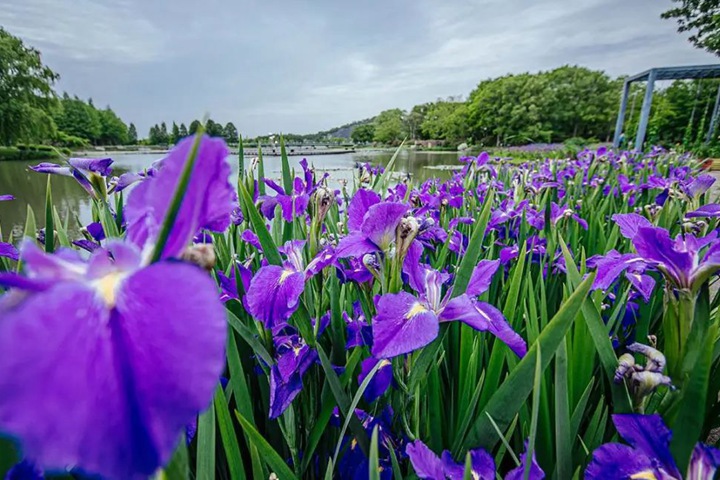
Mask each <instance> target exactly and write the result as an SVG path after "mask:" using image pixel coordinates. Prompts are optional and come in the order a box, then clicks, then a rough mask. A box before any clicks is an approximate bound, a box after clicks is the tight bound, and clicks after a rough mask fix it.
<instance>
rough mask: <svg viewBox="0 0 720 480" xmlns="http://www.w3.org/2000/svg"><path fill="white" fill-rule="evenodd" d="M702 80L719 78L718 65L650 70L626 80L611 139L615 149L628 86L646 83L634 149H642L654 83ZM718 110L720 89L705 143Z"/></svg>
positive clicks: (719, 67)
mask: <svg viewBox="0 0 720 480" xmlns="http://www.w3.org/2000/svg"><path fill="white" fill-rule="evenodd" d="M702 78H720V64H718V65H694V66H686V67H662V68H651V69H650V70H646V71H644V72H642V73H638V74H637V75H633V76H630V77H628V78H626V79H625V85H624V86H623V94H622V100H621V102H620V111H619V112H618V118H617V123H616V124H615V137H614V139H613V145H614V146H615V148H617V147H619V146H620V135H621V134H622V129H623V123H624V122H625V111H626V110H627V103H628V96H629V95H630V85H632V84H633V83H635V82H647V85H646V87H645V97H644V99H643V103H642V109H641V110H640V122H639V124H638V130H637V135H636V136H635V148H637V149H642V146H643V143H645V133H646V131H647V126H648V120H649V119H650V107H651V105H652V97H653V90H654V88H655V82H656V81H659V80H697V79H702ZM719 108H720V88H719V89H718V95H717V97H716V99H715V108H713V114H712V119H711V120H710V128H709V129H708V133H707V137H706V140H705V141H706V142H709V141H710V136H711V135H712V132H713V131H715V123H716V121H717V116H718V109H719Z"/></svg>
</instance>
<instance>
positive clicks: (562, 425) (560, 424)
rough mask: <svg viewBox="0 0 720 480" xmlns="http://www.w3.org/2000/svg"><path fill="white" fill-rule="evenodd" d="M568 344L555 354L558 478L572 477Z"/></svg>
mask: <svg viewBox="0 0 720 480" xmlns="http://www.w3.org/2000/svg"><path fill="white" fill-rule="evenodd" d="M567 361H568V359H567V344H566V342H564V341H563V342H560V347H558V349H557V352H555V383H554V385H553V387H554V388H555V452H556V454H557V462H556V468H557V475H558V478H570V477H571V476H572V468H573V464H572V446H573V443H574V435H573V434H572V433H571V427H570V405H569V399H568V364H567Z"/></svg>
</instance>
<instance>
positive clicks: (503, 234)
mask: <svg viewBox="0 0 720 480" xmlns="http://www.w3.org/2000/svg"><path fill="white" fill-rule="evenodd" d="M240 148H241V149H242V146H241V147H240ZM239 153H240V155H239V159H240V160H239V161H240V162H241V165H240V169H239V170H240V172H247V173H244V174H242V173H241V176H240V177H239V178H229V177H230V172H231V166H230V163H229V157H228V154H229V152H228V149H227V147H226V145H225V143H224V142H223V141H222V140H220V139H216V138H210V137H207V136H201V135H196V136H194V137H189V138H186V139H185V140H183V141H181V142H180V143H179V145H178V146H177V147H175V149H174V150H173V151H172V152H171V153H170V154H169V155H168V156H167V157H166V158H165V159H163V160H162V161H160V162H158V163H157V164H155V165H154V166H153V167H152V168H150V169H148V170H147V171H144V172H137V173H129V174H123V175H122V176H120V177H119V178H118V177H114V176H113V173H112V160H110V159H70V160H68V162H67V163H65V164H49V163H43V164H40V165H38V166H36V167H33V169H34V170H36V171H37V172H38V174H48V189H47V202H46V210H45V211H44V212H32V211H31V210H29V212H28V219H27V225H26V228H25V239H24V240H22V241H21V242H20V244H19V245H18V244H17V243H18V242H14V244H13V242H10V241H8V240H9V239H8V238H4V240H5V241H6V243H2V242H0V292H2V291H4V293H0V352H2V354H0V433H2V434H4V435H6V438H7V440H4V441H2V442H0V459H2V461H0V474H1V473H2V470H3V466H5V467H6V468H7V469H9V471H8V473H7V478H10V479H26V478H43V475H45V476H46V477H47V478H55V477H57V478H97V476H99V477H100V478H106V479H142V478H150V477H154V478H158V479H176V478H177V479H186V478H187V479H190V478H198V479H212V478H221V479H224V478H229V479H245V478H257V479H263V478H264V479H267V478H279V479H282V480H285V479H294V478H297V479H300V478H308V479H331V478H340V479H412V478H421V479H445V478H450V479H486V480H491V479H496V478H504V479H511V480H516V479H524V478H529V479H542V478H548V479H560V480H563V479H574V478H578V479H580V478H587V479H657V480H659V479H678V480H679V479H686V480H688V479H696V480H697V479H712V478H714V475H715V471H716V468H717V466H718V465H720V451H719V450H717V449H715V448H714V446H713V445H714V444H716V443H717V442H718V440H719V439H720V400H719V399H718V394H719V393H720V372H718V368H719V367H720V341H719V336H720V334H719V332H718V328H719V326H718V322H719V321H720V313H719V312H720V308H719V307H720V294H718V289H717V287H716V286H714V285H713V284H715V283H717V281H718V275H717V274H718V271H720V241H718V226H719V225H718V222H719V220H718V218H720V205H718V204H717V203H714V202H716V199H713V198H711V194H710V193H709V190H710V187H711V186H712V184H713V182H714V179H713V177H712V176H710V175H708V174H705V173H702V172H701V171H700V170H699V167H698V163H697V162H696V161H695V160H694V159H692V158H690V157H687V156H680V155H677V154H673V153H669V152H666V151H662V150H659V149H655V150H652V151H650V152H649V153H645V154H643V153H631V152H614V151H611V150H607V149H605V148H600V149H599V150H587V149H586V150H583V151H581V152H580V153H579V154H578V155H577V157H576V158H567V159H541V158H538V159H537V160H535V161H528V162H526V163H522V164H518V163H513V162H510V161H509V160H505V159H499V158H491V157H490V156H489V155H487V154H481V155H479V156H478V157H467V158H464V159H462V160H461V161H462V165H461V167H462V170H460V171H458V172H457V173H455V174H454V175H453V176H452V178H451V179H450V180H447V181H440V180H436V179H431V180H428V181H426V182H424V183H422V184H416V183H414V182H413V181H412V179H408V178H404V177H402V176H401V175H399V174H397V173H395V172H393V164H394V158H393V160H391V161H390V163H389V164H388V165H387V166H386V167H384V168H383V167H379V166H375V165H369V164H365V165H358V166H357V168H356V170H355V175H354V180H353V181H352V182H348V183H342V184H338V183H337V182H335V181H333V179H332V178H328V176H327V175H319V174H316V172H315V171H314V170H313V168H312V167H311V166H309V165H308V162H307V161H305V160H303V161H302V162H300V163H299V164H297V165H291V163H290V161H289V160H288V157H287V156H286V155H283V157H282V160H281V161H282V178H280V179H269V178H264V176H265V175H264V168H265V164H264V161H263V159H262V158H259V159H256V160H253V162H252V164H251V165H249V166H248V168H247V169H246V168H245V167H246V165H243V162H244V160H243V159H244V156H243V152H242V151H241V152H239ZM53 175H64V176H72V177H74V178H75V179H76V180H77V181H78V183H79V185H80V186H81V187H82V188H84V189H85V190H86V191H87V194H88V195H89V196H90V197H91V198H92V199H93V217H94V222H93V223H91V224H89V225H85V226H84V227H83V229H82V233H83V235H84V237H83V238H79V239H78V238H71V236H70V234H69V233H68V231H69V229H68V225H69V224H70V223H71V222H73V221H74V219H72V218H68V219H64V218H60V216H59V215H58V213H57V210H56V209H55V208H54V205H53V201H52V188H51V179H52V178H53ZM335 187H338V188H337V189H335ZM0 193H2V192H0ZM0 201H13V199H12V198H11V197H10V196H8V195H5V196H0ZM36 214H38V215H43V219H44V222H43V223H44V224H45V226H46V227H45V228H44V229H42V230H39V231H38V230H37V228H36V224H37V222H36V218H35V215H36ZM0 240H3V239H2V238H0ZM16 247H17V249H16ZM3 462H4V463H3ZM43 472H44V473H43Z"/></svg>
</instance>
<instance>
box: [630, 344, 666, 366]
mask: <svg viewBox="0 0 720 480" xmlns="http://www.w3.org/2000/svg"><path fill="white" fill-rule="evenodd" d="M627 348H628V350H630V351H631V352H635V353H640V354H642V355H644V356H645V358H647V364H646V365H645V370H649V371H651V372H662V371H663V370H665V355H663V354H662V353H661V352H660V351H659V350H656V349H654V348H653V347H651V346H649V345H643V344H642V343H632V344H630V345H628V347H627Z"/></svg>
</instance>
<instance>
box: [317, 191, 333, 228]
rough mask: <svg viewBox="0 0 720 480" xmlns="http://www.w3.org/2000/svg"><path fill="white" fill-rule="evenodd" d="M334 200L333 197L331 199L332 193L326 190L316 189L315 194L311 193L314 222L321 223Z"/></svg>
mask: <svg viewBox="0 0 720 480" xmlns="http://www.w3.org/2000/svg"><path fill="white" fill-rule="evenodd" d="M334 200H335V197H333V194H332V192H331V191H330V190H328V189H327V188H325V187H318V188H317V190H315V193H313V205H314V210H315V220H316V221H318V222H322V221H323V219H324V218H325V215H327V212H328V210H330V207H331V206H332V203H333V201H334Z"/></svg>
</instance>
